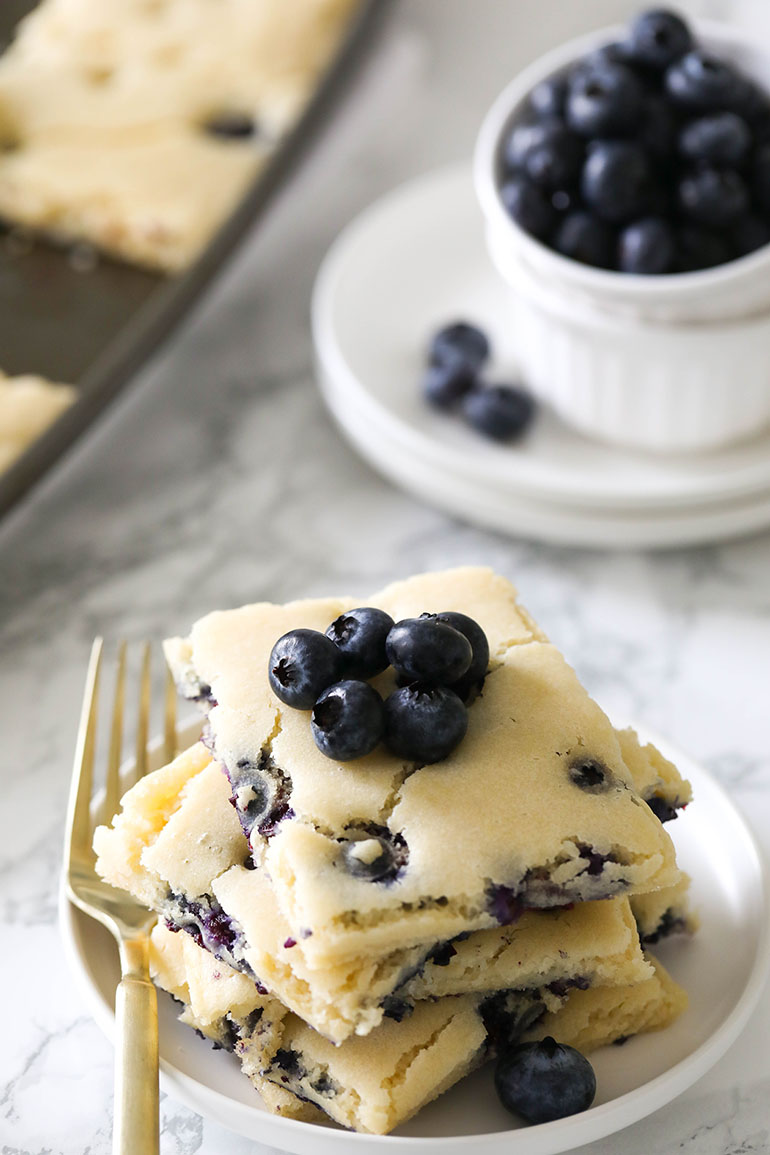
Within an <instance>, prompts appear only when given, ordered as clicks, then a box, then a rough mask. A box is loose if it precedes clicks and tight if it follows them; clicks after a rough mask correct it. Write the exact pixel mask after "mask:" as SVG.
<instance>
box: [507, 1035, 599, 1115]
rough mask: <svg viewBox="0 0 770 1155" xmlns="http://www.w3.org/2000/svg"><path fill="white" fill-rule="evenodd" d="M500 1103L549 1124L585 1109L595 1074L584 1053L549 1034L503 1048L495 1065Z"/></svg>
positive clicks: (592, 1095) (593, 1094) (593, 1092)
mask: <svg viewBox="0 0 770 1155" xmlns="http://www.w3.org/2000/svg"><path fill="white" fill-rule="evenodd" d="M495 1088H496V1090H497V1094H498V1096H499V1098H500V1102H501V1103H502V1104H503V1106H504V1107H505V1108H506V1110H508V1111H510V1112H511V1113H512V1114H514V1115H521V1116H522V1118H524V1119H526V1120H527V1122H529V1123H550V1122H551V1121H552V1120H553V1119H564V1118H566V1117H567V1116H568V1115H576V1114H577V1113H578V1112H579V1111H585V1110H587V1109H588V1107H590V1106H591V1104H592V1103H593V1101H594V1096H595V1095H596V1075H595V1074H594V1070H593V1067H592V1066H591V1064H590V1063H589V1061H588V1059H586V1058H585V1056H583V1055H581V1054H580V1051H576V1050H575V1048H574V1047H567V1046H563V1045H562V1044H561V1043H557V1042H556V1041H555V1039H552V1038H551V1037H550V1036H549V1037H548V1038H545V1039H543V1040H542V1041H541V1042H538V1043H521V1044H519V1046H515V1047H511V1048H509V1049H508V1050H505V1051H503V1052H502V1054H501V1055H500V1057H499V1059H498V1060H497V1066H496V1067H495Z"/></svg>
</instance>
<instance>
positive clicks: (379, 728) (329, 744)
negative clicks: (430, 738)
mask: <svg viewBox="0 0 770 1155" xmlns="http://www.w3.org/2000/svg"><path fill="white" fill-rule="evenodd" d="M310 728H311V730H312V731H313V737H314V739H315V744H316V746H317V747H318V749H319V750H320V751H321V753H322V754H325V755H326V757H327V758H333V759H334V760H335V761H336V762H352V761H353V759H354V758H363V757H364V756H365V755H366V754H371V752H372V750H374V749H375V747H376V746H378V745H379V744H380V742H381V741H382V735H383V733H384V731H385V708H384V705H383V701H382V698H381V697H380V695H379V694H378V693H377V691H376V690H375V689H374V687H373V686H370V685H369V683H368V682H359V681H356V680H354V679H348V680H346V681H344V682H337V683H336V684H335V685H333V686H330V687H329V689H328V690H324V692H323V694H321V697H320V698H319V699H318V701H317V702H316V704H315V706H314V707H313V713H312V714H311V715H310Z"/></svg>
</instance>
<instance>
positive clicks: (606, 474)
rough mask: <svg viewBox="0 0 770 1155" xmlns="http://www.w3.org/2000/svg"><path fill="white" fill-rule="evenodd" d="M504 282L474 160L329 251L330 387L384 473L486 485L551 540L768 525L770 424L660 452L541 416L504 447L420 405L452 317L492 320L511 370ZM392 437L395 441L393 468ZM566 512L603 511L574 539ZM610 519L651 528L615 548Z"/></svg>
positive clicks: (379, 209) (318, 303) (366, 218)
mask: <svg viewBox="0 0 770 1155" xmlns="http://www.w3.org/2000/svg"><path fill="white" fill-rule="evenodd" d="M507 292H508V289H507V288H506V287H505V286H504V285H503V284H502V282H501V281H500V280H499V278H498V276H497V274H496V273H495V271H494V269H493V268H492V266H491V263H490V262H489V259H488V257H487V254H486V250H485V246H484V240H483V234H482V220H481V214H480V211H479V209H478V206H477V204H476V200H475V196H474V193H473V188H472V184H471V177H470V173H469V170H468V169H467V168H466V167H464V166H463V167H461V168H458V167H453V168H451V169H447V170H442V171H440V172H437V173H430V174H428V175H427V176H423V177H420V178H418V179H417V180H415V181H412V182H411V183H409V184H407V185H404V186H402V187H400V188H398V189H396V190H395V191H394V192H391V193H389V194H388V195H387V196H385V197H384V198H382V200H380V201H378V202H377V203H376V204H375V205H373V206H371V207H370V208H369V209H367V210H366V211H365V212H364V213H363V214H362V215H361V216H360V217H359V218H358V219H357V220H355V221H354V222H353V223H352V224H351V225H349V226H348V227H347V228H346V229H345V231H344V232H343V233H342V235H341V236H340V237H339V238H338V240H337V241H336V242H335V244H334V245H333V246H332V249H331V250H330V252H329V254H328V255H327V257H326V259H325V261H324V263H323V265H322V268H321V271H320V273H319V275H318V279H317V282H316V288H315V293H314V300H313V330H314V337H315V343H316V350H317V354H318V359H319V365H320V369H321V373H320V376H321V387H322V390H323V392H324V395H325V397H326V399H327V401H328V402H329V405H330V407H331V408H332V411H333V413H334V414H335V416H336V417H337V418H338V420H340V422H341V423H342V424H343V425H344V428H345V431H346V432H347V434H348V436H350V437H351V438H352V439H353V440H354V442H355V444H356V446H357V448H358V449H359V450H360V451H361V452H362V453H363V454H364V455H365V456H367V457H368V458H369V459H370V460H371V461H372V462H373V464H375V465H376V467H377V468H379V469H381V470H383V471H384V472H387V473H388V475H389V476H390V477H391V478H392V479H393V480H396V481H400V483H401V484H404V485H406V486H407V487H410V488H412V490H417V489H418V485H417V484H416V483H414V482H413V481H412V480H411V479H410V477H409V475H408V473H407V472H405V471H404V469H403V465H404V462H405V461H409V462H410V463H411V464H412V465H416V466H417V467H418V468H419V471H420V474H421V477H422V478H423V480H422V481H421V482H420V483H419V488H420V490H421V492H423V494H424V496H426V497H428V498H429V499H430V500H435V497H434V495H433V493H432V492H431V491H430V490H431V486H430V480H429V479H430V477H432V478H433V481H434V485H433V487H432V488H433V489H436V488H438V489H440V490H443V488H444V481H445V479H446V478H447V477H448V478H451V480H452V481H453V483H454V485H453V491H454V492H457V491H459V490H460V489H461V488H462V487H463V486H464V485H465V484H466V483H469V484H470V483H473V485H475V487H476V490H477V492H484V493H485V494H489V495H497V496H498V498H499V499H500V500H506V501H510V500H511V499H514V500H515V501H516V502H519V503H521V506H520V507H512V511H511V512H510V514H509V516H508V518H507V523H506V524H501V523H500V519H499V518H498V519H497V522H496V528H501V529H506V530H508V531H510V532H522V533H525V534H528V535H530V536H538V537H543V538H546V539H548V540H556V541H562V540H563V541H567V540H569V541H570V543H572V542H574V541H576V540H580V541H583V542H585V543H586V544H596V545H615V544H631V545H636V544H638V545H655V544H673V543H674V542H678V541H681V540H682V534H681V525H682V524H684V523H686V524H687V525H690V527H691V528H690V530H689V533H686V539H687V540H688V541H705V540H711V539H713V538H715V537H721V536H729V535H731V534H736V533H745V532H748V531H750V530H755V529H757V528H760V527H762V526H765V525H767V524H770V433H769V434H766V435H764V436H763V437H761V438H758V439H755V440H753V441H751V442H747V443H745V444H743V445H740V446H734V447H731V448H728V449H724V450H721V451H719V452H714V453H710V454H701V455H691V456H681V457H670V456H667V457H657V456H651V455H644V454H634V453H631V452H630V451H625V450H619V449H616V448H612V447H610V446H606V445H603V444H602V443H600V442H594V441H591V440H589V439H587V438H584V437H582V436H581V435H579V434H577V433H575V432H574V431H572V430H570V429H569V428H568V427H566V426H565V425H563V424H562V423H561V422H560V421H558V419H557V418H555V417H554V416H553V414H552V413H550V412H549V411H547V410H543V412H542V413H541V414H540V418H539V420H538V422H537V424H536V426H535V428H534V429H533V431H532V434H531V435H530V436H529V437H528V438H527V439H526V440H525V441H524V442H523V443H521V444H520V445H516V446H498V445H494V444H490V443H489V442H487V441H485V440H484V439H482V438H480V437H479V436H478V435H477V434H475V433H473V432H472V431H471V430H469V429H467V428H466V427H465V426H464V425H463V424H462V423H461V422H460V421H459V420H456V419H455V418H452V417H447V416H445V415H444V414H440V413H436V412H434V411H433V410H431V409H430V408H429V407H428V406H427V405H425V403H424V401H423V400H422V397H421V395H420V390H419V380H420V376H421V373H422V368H423V361H424V352H425V345H426V342H427V340H428V337H429V335H430V334H431V333H432V332H433V331H434V330H435V329H436V328H437V327H438V326H439V325H441V324H443V323H446V322H447V321H448V320H452V319H455V318H459V317H463V318H468V319H470V320H474V321H477V322H478V323H479V324H481V325H482V326H483V327H484V328H486V329H487V330H488V331H489V332H490V334H491V337H492V341H493V346H494V350H495V358H494V366H493V368H492V370H491V371H490V373H491V376H492V377H496V378H498V379H501V380H502V379H509V380H510V379H511V378H514V377H515V376H516V370H515V364H516V351H515V349H514V348H512V347H511V344H510V337H509V334H508V327H507V325H506V315H507V304H506V293H507ZM348 410H349V412H348ZM384 447H387V449H388V452H390V450H391V449H396V448H397V449H398V450H399V451H400V452H399V457H398V460H397V461H396V462H394V463H393V465H392V466H391V467H390V469H388V466H387V462H384V461H383V460H382V458H383V449H384ZM378 450H379V453H378ZM375 458H378V460H375ZM410 482H411V484H410ZM457 497H458V500H457V509H456V512H458V513H460V514H461V515H462V516H466V517H471V518H473V520H477V519H476V517H475V516H474V514H473V513H472V512H471V507H473V508H475V507H476V505H477V504H478V502H476V501H474V500H473V499H472V498H468V499H466V501H465V503H464V505H463V503H462V501H461V496H460V495H459V492H458V493H457ZM451 500H452V501H454V498H452V499H451ZM449 502H450V499H449V498H447V499H446V500H445V502H444V505H445V507H446V506H448V505H449ZM715 508H716V510H717V516H716V517H715V520H714V521H713V522H712V521H711V520H710V515H711V514H712V512H713V511H714V510H715ZM570 513H574V514H583V515H584V516H586V517H589V516H590V518H591V519H592V522H593V521H594V520H596V524H594V525H593V528H591V524H589V525H587V526H586V527H585V528H586V531H587V532H588V533H589V534H590V535H591V537H592V540H591V541H587V542H586V541H585V538H581V537H579V535H578V534H577V533H576V532H573V533H572V534H571V535H568V536H565V533H564V532H563V530H562V529H561V528H560V524H561V523H562V522H563V521H564V520H565V519H566V518H568V515H569V514H570ZM608 514H615V515H622V521H623V522H624V523H625V520H626V519H627V518H630V517H635V518H646V522H640V523H639V525H637V527H636V530H635V531H634V530H632V529H629V531H628V537H629V540H628V541H627V542H620V543H618V542H616V541H614V540H613V535H614V530H612V529H611V528H610V527H609V526H605V527H602V525H601V518H602V517H603V516H605V515H608ZM672 514H676V516H677V517H678V518H680V519H682V520H680V522H679V523H678V524H677V528H676V530H675V531H673V532H669V534H668V537H667V535H666V529H665V526H663V527H662V529H661V537H662V539H666V537H667V540H661V541H660V542H656V540H655V526H656V525H657V523H658V520H659V519H660V518H663V517H665V516H670V515H672ZM720 515H721V516H720ZM597 519H598V520H597ZM690 519H692V521H691V520H690ZM486 523H487V524H490V521H489V519H488V520H487V522H486Z"/></svg>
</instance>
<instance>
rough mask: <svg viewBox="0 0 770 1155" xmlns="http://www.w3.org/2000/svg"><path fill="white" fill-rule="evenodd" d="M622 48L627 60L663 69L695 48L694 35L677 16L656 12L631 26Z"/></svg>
mask: <svg viewBox="0 0 770 1155" xmlns="http://www.w3.org/2000/svg"><path fill="white" fill-rule="evenodd" d="M623 47H624V49H625V54H626V58H627V59H628V60H632V61H633V62H634V63H636V64H642V65H644V66H645V67H647V68H655V69H664V68H668V66H669V65H670V64H673V63H674V61H675V60H678V59H679V57H680V56H683V55H684V54H685V52H687V51H688V50H689V49H690V48H691V47H692V33H691V32H690V29H689V28H688V27H687V25H686V24H685V22H684V20H682V18H681V17H680V16H677V15H676V13H675V12H669V11H667V10H666V9H663V8H653V9H650V10H649V11H648V12H641V13H640V14H639V15H638V16H637V17H636V18H635V19H634V20H633V21H632V22H631V25H630V27H629V30H628V36H627V37H626V40H625V42H624V45H623Z"/></svg>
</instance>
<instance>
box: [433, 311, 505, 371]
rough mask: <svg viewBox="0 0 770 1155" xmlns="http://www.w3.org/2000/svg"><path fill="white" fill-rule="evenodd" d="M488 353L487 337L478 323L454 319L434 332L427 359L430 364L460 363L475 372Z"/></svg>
mask: <svg viewBox="0 0 770 1155" xmlns="http://www.w3.org/2000/svg"><path fill="white" fill-rule="evenodd" d="M489 353H490V346H489V338H488V337H487V335H486V333H484V332H483V331H482V330H481V329H480V328H479V327H478V325H471V324H470V322H469V321H454V322H453V323H452V324H451V325H444V326H443V327H442V328H441V329H439V330H438V332H437V333H434V335H433V339H432V340H431V343H430V348H429V350H428V360H429V362H430V364H431V365H457V364H458V363H460V364H462V365H463V366H465V368H466V369H468V370H469V371H470V372H471V373H473V374H475V373H478V371H479V369H480V368H481V366H482V365H483V364H484V362H485V361H486V360H487V358H488V357H489Z"/></svg>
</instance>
